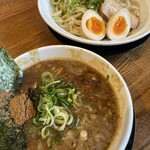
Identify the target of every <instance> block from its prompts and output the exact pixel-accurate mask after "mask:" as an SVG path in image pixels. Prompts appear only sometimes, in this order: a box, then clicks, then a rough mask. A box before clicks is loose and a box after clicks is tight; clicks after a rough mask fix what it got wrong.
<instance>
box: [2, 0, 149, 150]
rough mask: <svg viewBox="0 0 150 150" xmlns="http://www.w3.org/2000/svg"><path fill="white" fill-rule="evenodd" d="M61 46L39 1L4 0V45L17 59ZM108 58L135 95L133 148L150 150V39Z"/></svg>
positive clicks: (133, 95)
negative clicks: (44, 47) (40, 48)
mask: <svg viewBox="0 0 150 150" xmlns="http://www.w3.org/2000/svg"><path fill="white" fill-rule="evenodd" d="M60 44H61V45H62V44H63V43H61V41H59V40H58V39H57V38H56V37H55V36H54V35H53V34H52V32H51V31H50V30H49V28H48V26H47V25H46V24H45V23H44V21H43V20H42V18H41V16H40V14H39V12H38V8H37V0H0V46H3V47H5V48H6V49H7V50H8V52H9V53H10V55H11V56H12V57H13V58H15V57H17V56H19V55H21V54H23V53H25V52H27V51H29V50H32V49H35V48H38V47H41V46H47V45H60ZM68 44H69V43H68ZM104 57H105V58H106V59H107V60H108V61H109V62H110V63H112V64H113V65H114V66H115V67H116V68H117V70H118V71H119V72H120V74H121V75H122V76H123V78H124V80H125V81H126V83H127V85H128V87H129V90H130V93H131V96H132V100H133V104H134V108H135V114H136V136H135V143H134V148H133V149H134V150H143V149H144V150H150V38H148V39H147V41H146V42H145V43H144V44H143V45H141V46H140V47H138V48H136V49H134V50H133V51H130V52H126V53H123V54H117V55H111V56H104Z"/></svg>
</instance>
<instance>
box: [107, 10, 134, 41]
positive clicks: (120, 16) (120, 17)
mask: <svg viewBox="0 0 150 150" xmlns="http://www.w3.org/2000/svg"><path fill="white" fill-rule="evenodd" d="M130 27H131V18H130V13H129V10H128V9H127V8H123V9H121V10H120V11H118V12H116V13H115V14H114V15H113V16H112V17H111V18H110V20H109V21H108V23H107V28H106V32H107V37H108V38H109V39H111V40H117V39H122V38H125V37H126V36H127V35H128V33H129V31H130Z"/></svg>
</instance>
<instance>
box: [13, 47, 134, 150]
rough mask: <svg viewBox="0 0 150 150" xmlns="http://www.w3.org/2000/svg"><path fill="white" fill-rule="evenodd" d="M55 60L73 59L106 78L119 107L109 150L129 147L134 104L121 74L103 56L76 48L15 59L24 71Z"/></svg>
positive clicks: (34, 52)
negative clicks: (117, 120)
mask: <svg viewBox="0 0 150 150" xmlns="http://www.w3.org/2000/svg"><path fill="white" fill-rule="evenodd" d="M53 58H73V59H76V60H80V61H81V62H84V63H87V64H88V65H90V66H91V67H93V68H94V69H96V70H97V71H98V72H99V73H101V74H102V75H103V76H104V77H106V76H107V75H109V80H108V82H109V83H110V85H111V86H112V88H113V90H114V92H115V93H116V96H117V99H118V106H119V115H120V118H119V126H118V128H117V132H116V134H115V137H114V138H113V141H112V143H111V144H110V146H109V150H123V149H125V147H126V146H127V143H128V140H129V137H130V135H131V131H132V125H133V104H132V99H131V96H130V93H129V90H128V87H127V85H126V83H125V81H124V80H123V78H122V77H121V75H120V74H119V72H118V71H117V70H116V69H115V68H114V67H113V66H112V65H111V64H110V63H109V62H108V61H107V60H105V59H104V58H102V57H101V56H99V55H97V54H95V53H93V52H91V51H88V50H86V49H82V48H79V47H74V46H64V45H56V46H47V47H42V48H38V49H35V50H32V51H29V52H27V53H25V54H22V55H21V56H19V57H17V58H16V59H15V61H16V63H17V64H18V65H19V66H20V68H21V69H22V70H24V69H26V68H28V67H29V66H31V65H33V64H35V63H37V62H39V61H43V60H47V59H53Z"/></svg>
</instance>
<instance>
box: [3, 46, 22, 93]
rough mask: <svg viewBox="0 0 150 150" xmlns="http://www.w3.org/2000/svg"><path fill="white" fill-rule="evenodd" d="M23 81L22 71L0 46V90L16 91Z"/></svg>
mask: <svg viewBox="0 0 150 150" xmlns="http://www.w3.org/2000/svg"><path fill="white" fill-rule="evenodd" d="M22 83H23V72H22V70H21V69H20V68H19V66H18V65H17V64H16V63H15V61H14V60H13V58H12V57H11V56H10V55H9V54H8V52H7V51H6V50H5V49H4V48H3V47H1V48H0V91H5V92H14V91H17V90H18V89H19V88H20V86H21V85H22Z"/></svg>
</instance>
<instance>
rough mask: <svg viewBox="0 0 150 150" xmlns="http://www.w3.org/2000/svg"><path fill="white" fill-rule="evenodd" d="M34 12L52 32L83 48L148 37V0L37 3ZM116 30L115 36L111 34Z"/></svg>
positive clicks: (39, 1)
mask: <svg viewBox="0 0 150 150" xmlns="http://www.w3.org/2000/svg"><path fill="white" fill-rule="evenodd" d="M38 9H39V12H40V14H41V16H42V18H43V20H44V21H45V22H46V24H47V25H48V26H49V27H50V28H51V29H52V30H54V31H55V32H57V33H58V34H60V35H62V36H64V37H65V38H68V39H70V40H73V41H76V42H79V43H83V44H88V45H95V46H115V45H122V44H127V43H131V42H134V41H137V40H139V39H141V38H143V37H145V36H146V35H148V34H149V33H150V3H149V0H143V1H140V0H96V1H94V0H38ZM124 9H126V11H123V10H124ZM121 11H122V12H121ZM126 12H127V14H126ZM145 14H146V15H145ZM126 16H129V17H128V18H127V17H126ZM95 18H96V20H94V19H95ZM97 18H98V19H97ZM99 18H100V19H99ZM126 18H127V19H126ZM92 19H93V20H92ZM121 19H122V20H121ZM123 19H124V20H125V21H124V20H123ZM116 20H117V21H116ZM127 20H129V21H128V22H127ZM93 22H94V23H95V24H94V23H93ZM92 23H93V24H94V25H95V26H94V25H93V24H92ZM100 24H103V27H102V26H100ZM128 26H129V27H128ZM116 27H117V33H115V32H114V28H116ZM85 28H86V29H85ZM102 28H103V33H102V31H100V32H101V33H100V32H99V31H98V30H102ZM127 28H128V32H127V31H126V29H127ZM121 30H122V31H121ZM120 31H121V32H122V33H119V32H120ZM98 32H99V33H98ZM112 34H113V35H115V34H117V36H112ZM122 35H123V36H122ZM97 37H98V38H97Z"/></svg>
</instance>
